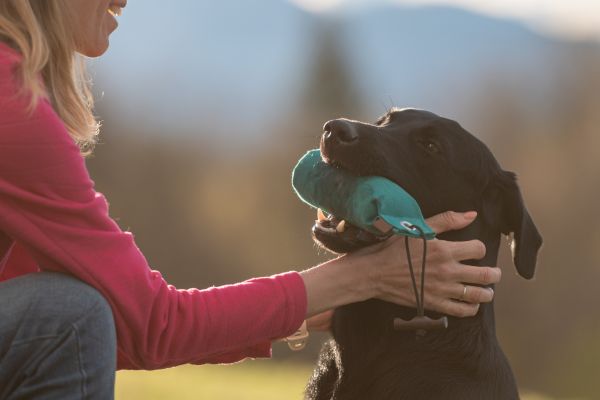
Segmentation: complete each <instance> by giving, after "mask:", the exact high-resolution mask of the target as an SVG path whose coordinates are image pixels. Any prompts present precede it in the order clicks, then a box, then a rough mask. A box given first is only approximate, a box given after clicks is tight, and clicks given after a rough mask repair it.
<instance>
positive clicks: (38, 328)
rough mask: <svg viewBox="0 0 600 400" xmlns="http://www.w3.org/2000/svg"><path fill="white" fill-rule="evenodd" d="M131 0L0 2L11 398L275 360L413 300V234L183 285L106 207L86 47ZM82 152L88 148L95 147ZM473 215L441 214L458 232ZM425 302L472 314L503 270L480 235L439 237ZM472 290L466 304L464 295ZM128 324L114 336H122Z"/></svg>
mask: <svg viewBox="0 0 600 400" xmlns="http://www.w3.org/2000/svg"><path fill="white" fill-rule="evenodd" d="M124 6H125V0H118V1H111V0H3V1H2V2H0V171H1V173H0V260H1V261H0V279H1V280H2V282H0V304H2V306H1V308H0V398H36V397H44V398H60V399H64V398H78V397H86V398H87V397H89V398H99V399H107V398H112V397H113V386H114V372H115V369H117V368H130V369H156V368H164V367H168V366H174V365H179V364H184V363H196V364H200V363H220V362H233V361H237V360H241V359H243V358H246V357H268V356H269V355H270V348H271V347H270V346H271V342H272V341H273V340H276V339H279V338H283V337H286V336H288V335H290V334H292V333H293V332H295V331H296V330H297V329H298V328H299V326H300V325H301V324H302V322H303V321H304V320H305V319H308V321H309V323H308V326H309V328H313V329H317V328H319V329H327V326H328V318H329V315H330V312H328V310H332V309H334V308H335V307H338V306H340V305H343V304H348V303H352V302H356V301H362V300H365V299H368V298H380V299H383V300H386V301H390V302H394V303H397V304H401V305H410V306H414V297H413V293H412V291H411V287H410V276H409V274H408V268H407V266H406V263H405V262H404V261H403V260H405V256H404V248H403V243H402V241H399V240H397V239H390V240H389V241H387V242H385V243H383V244H380V245H378V246H375V247H372V248H368V249H364V250H362V251H359V252H357V253H355V254H351V255H346V256H343V257H340V258H337V259H335V260H332V261H329V262H326V263H324V264H322V265H319V266H316V267H314V268H312V269H308V270H306V271H303V272H300V273H298V272H293V271H292V272H288V273H284V274H280V275H276V276H272V277H266V278H258V279H252V280H249V281H246V282H243V283H240V284H237V285H229V286H224V287H218V288H210V289H206V290H197V289H190V290H177V289H175V288H174V287H172V286H169V285H168V284H167V283H166V282H165V280H164V279H163V278H162V277H161V275H160V274H159V273H158V272H157V271H152V270H151V269H150V268H149V267H148V264H147V262H146V260H145V259H144V257H143V255H142V253H141V252H140V251H139V249H138V248H137V247H136V245H135V243H134V240H133V236H132V235H131V234H129V233H127V232H122V231H121V230H120V229H119V227H118V226H117V224H116V223H115V222H114V221H113V220H112V219H111V218H110V217H109V215H108V205H107V202H106V200H105V199H104V197H103V196H102V195H101V194H100V193H97V192H95V191H94V186H93V182H92V181H91V180H90V178H89V175H88V173H87V170H86V168H85V164H84V158H83V155H85V154H86V153H89V152H90V151H91V149H92V145H93V143H94V140H95V137H96V135H97V132H98V124H97V122H96V120H95V119H94V117H93V115H92V99H91V96H90V92H89V90H88V87H87V86H86V84H87V82H88V81H87V80H86V79H85V75H84V70H83V65H82V64H81V63H79V62H78V61H77V60H78V56H77V54H82V55H84V56H88V57H97V56H100V55H101V54H103V53H104V52H105V51H106V50H107V48H108V44H109V42H108V38H109V35H110V33H111V32H112V31H114V30H115V29H116V27H117V22H116V19H115V16H116V14H119V13H120V9H121V8H122V7H124ZM82 154H83V155H82ZM475 217H476V214H475V213H474V212H470V213H465V214H458V213H452V212H448V213H445V214H441V215H438V216H436V217H433V218H432V219H430V220H429V221H428V222H429V224H430V225H431V226H432V227H434V229H436V230H437V231H438V232H442V231H445V230H450V229H460V228H463V227H465V226H466V225H468V224H469V223H471V222H472V221H473V220H474V219H475ZM430 249H431V251H430V252H429V256H428V262H429V265H430V266H429V270H430V271H431V272H430V275H429V279H428V287H427V290H426V293H427V296H426V306H427V308H429V309H432V310H436V311H439V312H442V313H445V314H450V315H455V316H463V317H464V316H470V315H474V314H475V313H476V312H477V310H478V307H479V303H481V302H489V301H491V300H492V297H493V292H492V291H491V290H489V289H485V288H480V287H477V286H472V284H483V285H487V284H491V283H496V282H498V281H499V279H500V271H499V270H498V269H496V268H476V267H470V266H466V265H463V264H461V263H460V261H461V260H466V259H479V258H481V257H483V255H484V253H485V248H484V246H483V245H482V244H481V243H480V242H478V241H471V242H462V243H450V242H444V241H439V240H436V241H434V242H432V243H431V247H430ZM455 299H461V300H463V301H456V300H455ZM115 333H116V335H115Z"/></svg>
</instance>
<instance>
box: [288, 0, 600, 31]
mask: <svg viewBox="0 0 600 400" xmlns="http://www.w3.org/2000/svg"><path fill="white" fill-rule="evenodd" d="M290 1H291V2H293V3H295V4H297V5H299V6H300V7H302V8H305V9H307V10H309V11H313V12H327V11H331V10H334V9H335V8H336V7H340V6H347V5H353V6H361V5H371V4H374V3H375V2H380V3H383V2H387V3H398V4H410V5H427V4H444V5H451V6H458V7H463V8H467V9H470V10H474V11H478V12H481V13H485V14H488V15H492V16H497V17H508V18H515V19H518V20H521V21H524V22H525V23H527V24H528V25H529V26H531V27H532V28H534V29H537V30H541V31H543V32H549V33H552V34H558V35H561V36H566V37H568V38H573V39H584V40H589V39H592V40H598V41H600V0H290Z"/></svg>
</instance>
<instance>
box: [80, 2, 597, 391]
mask: <svg viewBox="0 0 600 400" xmlns="http://www.w3.org/2000/svg"><path fill="white" fill-rule="evenodd" d="M119 21H120V24H121V26H120V28H119V30H118V31H117V32H116V33H114V34H113V36H112V37H111V49H110V51H109V52H108V53H107V54H106V55H105V56H103V57H102V58H100V59H97V60H92V61H90V65H91V69H92V72H93V75H94V80H95V83H96V84H95V93H96V95H97V98H98V103H97V106H98V107H97V114H98V115H99V116H100V117H101V119H102V120H103V121H104V122H103V136H102V144H100V145H99V146H98V147H97V149H96V155H95V157H93V158H92V159H90V160H89V167H90V170H91V172H92V177H93V178H94V180H95V181H96V185H97V189H98V190H99V191H102V192H104V193H105V194H106V195H107V197H108V199H109V201H110V203H111V214H112V215H113V217H115V218H116V219H117V220H118V222H119V223H120V224H121V226H122V228H123V229H128V230H131V231H132V232H133V233H134V234H135V237H136V241H137V243H138V245H139V246H140V247H141V249H142V251H143V252H144V253H145V255H146V257H147V258H148V260H149V262H150V264H151V265H152V266H153V267H154V268H156V269H159V270H161V271H162V272H163V273H164V275H165V276H166V277H167V279H168V280H169V281H170V282H171V283H173V284H175V285H177V286H178V287H181V288H187V287H207V286H211V285H219V284H224V283H232V282H236V281H240V280H243V279H246V278H250V277H252V276H257V275H267V274H273V273H277V272H282V271H286V270H290V269H297V270H298V269H302V268H305V267H308V266H310V265H314V264H315V263H318V262H320V261H322V260H324V259H326V258H327V257H328V256H327V255H326V254H319V252H318V251H317V249H316V248H315V246H314V245H313V244H312V242H311V239H310V233H309V229H310V226H311V224H312V220H313V219H314V213H313V212H312V211H311V210H309V209H308V208H307V207H306V206H305V205H303V204H302V203H301V202H300V201H299V200H297V199H296V198H295V196H294V195H293V193H292V189H291V186H290V171H291V168H292V167H293V165H294V163H295V161H296V160H297V158H298V157H299V156H300V155H301V154H303V153H304V152H305V151H306V150H307V149H309V148H313V147H316V146H317V143H318V137H319V135H320V133H321V126H322V125H323V122H325V121H326V120H328V119H331V118H334V117H339V116H347V117H351V118H356V119H364V120H375V119H376V117H377V116H378V115H379V114H382V113H383V112H384V111H385V110H386V109H388V108H389V107H391V106H393V105H395V106H413V107H419V108H424V109H428V110H431V111H433V112H436V113H438V114H440V115H443V116H446V117H449V118H452V119H455V120H457V121H459V122H460V123H461V124H462V125H463V126H464V127H465V128H466V129H467V130H469V131H470V132H472V133H473V134H475V135H476V136H478V137H479V138H481V139H482V140H483V141H485V142H486V143H487V144H488V145H489V147H490V148H491V149H492V151H493V152H494V153H495V154H496V156H497V158H498V159H499V160H500V162H501V164H502V165H503V166H504V168H505V169H509V170H513V171H516V172H517V173H518V175H519V179H520V183H521V187H522V190H523V193H524V196H525V200H526V202H527V205H528V208H529V210H530V212H531V214H532V216H533V218H534V220H535V222H536V223H537V225H538V227H539V228H540V230H541V232H542V234H543V236H544V238H545V245H544V248H543V253H542V255H541V260H540V264H539V270H538V271H539V272H538V275H537V278H536V279H535V280H534V281H532V282H526V281H522V280H521V279H520V278H518V277H517V276H516V274H515V273H514V268H513V267H512V265H511V263H510V260H509V257H508V251H503V252H502V254H501V258H500V265H501V266H502V268H503V269H504V278H503V282H502V283H501V284H500V285H499V287H498V288H497V290H496V299H497V300H496V312H497V330H498V335H499V338H500V341H501V343H502V345H503V347H504V349H505V351H506V353H507V355H508V357H509V359H510V361H511V363H512V366H513V368H514V371H515V374H516V376H517V379H518V382H519V386H520V387H521V390H522V391H523V392H524V393H530V394H531V393H536V394H537V395H538V396H540V397H529V398H542V397H541V396H544V397H543V398H547V399H599V398H600V379H598V378H600V312H599V311H598V307H600V294H599V291H598V289H597V286H598V282H600V268H599V264H600V218H599V217H597V216H596V214H597V212H596V207H597V205H598V204H600V179H599V177H598V172H599V171H600V157H599V155H600V2H598V1H595V0H588V1H586V0H576V1H575V0H574V1H558V0H557V1H548V0H528V1H527V0H487V1H477V0H455V1H417V0H414V1H388V2H384V1H380V2H378V1H374V0H362V1H360V0H291V1H284V0H260V1H248V0H218V1H217V0H214V1H208V0H179V1H177V2H174V3H168V4H167V3H165V2H164V1H158V0H144V1H134V0H132V1H130V2H129V5H128V6H127V9H126V10H125V13H124V15H123V16H122V17H121V18H120V20H119ZM323 339H324V337H316V338H312V339H311V344H310V347H309V348H308V349H307V350H306V351H304V352H303V353H301V354H291V353H290V352H289V351H287V349H286V348H285V347H282V346H276V348H275V357H274V358H275V360H271V361H268V362H262V361H261V362H257V361H252V362H247V363H244V364H242V365H241V366H235V367H217V369H215V368H214V367H202V366H201V367H184V368H181V369H174V370H171V371H168V372H167V373H160V372H152V373H140V372H137V373H121V374H119V377H118V384H117V387H118V396H120V397H119V398H121V399H135V398H140V399H142V398H143V399H151V398H156V399H163V398H164V399H167V398H223V399H224V398H236V399H246V398H248V399H250V398H279V399H281V398H289V399H300V398H302V386H303V384H304V382H306V379H307V377H308V374H309V373H310V369H311V365H312V364H313V363H314V361H315V359H316V355H317V353H318V349H319V346H320V342H321V341H322V340H323ZM269 368H271V369H269ZM294 368H297V370H296V369H294ZM273 371H279V372H280V373H281V375H277V376H278V378H277V379H278V380H279V381H283V382H284V383H285V384H284V385H283V386H282V387H283V388H284V390H287V397H282V395H281V393H280V392H278V393H279V394H275V392H274V391H276V390H281V389H276V388H272V387H271V386H268V385H266V384H265V382H269V378H270V377H273V376H275V375H272V374H273V373H274V372H273ZM294 371H297V372H294ZM284 372H285V373H284ZM261 373H262V374H263V375H262V376H263V379H262V380H261V378H259V377H258V376H259V375H260V374H261ZM219 377H220V378H219ZM265 377H266V379H264V378H265ZM219 379H221V380H222V382H224V384H221V385H225V386H219V384H218V383H217V384H215V385H216V386H217V389H216V391H213V392H207V391H204V392H203V390H208V389H206V388H207V387H211V386H210V383H215V382H219ZM150 382H152V385H155V386H151V385H150ZM194 382H197V384H196V385H195V384H194ZM232 382H238V383H237V384H236V385H231V383H232ZM159 387H160V388H163V389H164V390H163V391H161V389H160V388H159ZM219 387H223V391H222V392H220V391H219V389H218V388H219ZM234 387H235V388H239V389H241V390H242V392H241V393H245V394H243V395H242V394H239V393H238V394H231V395H228V394H226V393H229V392H228V391H227V390H231V389H232V388H234ZM149 388H152V389H149ZM286 388H287V389H286ZM144 390H146V391H144ZM148 390H149V391H148ZM211 390H213V389H211ZM177 391H179V392H177ZM184 392H185V396H189V397H185V396H184ZM165 393H171V394H173V393H178V395H177V396H179V397H176V396H174V395H173V396H171V395H169V394H165ZM252 393H254V394H252ZM257 393H262V395H261V394H257ZM194 396H195V397H194ZM228 396H230V397H228ZM244 396H246V397H244Z"/></svg>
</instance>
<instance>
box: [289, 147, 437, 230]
mask: <svg viewBox="0 0 600 400" xmlns="http://www.w3.org/2000/svg"><path fill="white" fill-rule="evenodd" d="M292 185H293V187H294V190H295V191H296V193H297V194H298V196H299V197H300V199H302V201H304V202H305V203H307V204H308V205H310V206H312V207H314V208H319V209H321V210H323V211H325V212H327V213H329V214H333V215H335V216H336V217H338V218H342V219H343V220H345V221H348V222H350V223H351V224H353V225H355V226H357V227H359V228H361V229H364V230H366V231H368V232H371V233H373V234H375V235H381V234H382V233H389V232H390V231H393V233H395V234H398V235H406V236H410V237H415V238H422V237H423V236H424V237H425V238H426V239H433V238H434V237H435V232H434V231H433V230H432V229H431V228H430V227H429V226H428V225H427V224H426V223H425V219H424V218H423V214H422V213H421V209H420V208H419V205H418V204H417V202H416V201H415V199H413V198H412V196H411V195H410V194H408V193H407V192H406V191H405V190H404V189H402V188H401V187H400V186H398V185H397V184H395V183H394V182H392V181H390V180H389V179H386V178H382V177H379V176H369V177H357V176H354V175H352V174H351V173H349V172H348V171H346V170H344V169H341V168H336V167H333V166H331V165H329V164H327V163H325V162H324V161H323V160H322V158H321V152H320V151H319V150H318V149H316V150H311V151H309V152H308V153H306V154H305V155H304V157H302V158H301V159H300V161H299V162H298V164H297V165H296V167H295V168H294V171H293V173H292Z"/></svg>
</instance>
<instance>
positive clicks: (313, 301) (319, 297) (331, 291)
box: [300, 255, 376, 318]
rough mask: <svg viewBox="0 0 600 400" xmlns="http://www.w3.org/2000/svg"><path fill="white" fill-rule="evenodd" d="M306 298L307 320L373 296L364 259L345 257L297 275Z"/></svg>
mask: <svg viewBox="0 0 600 400" xmlns="http://www.w3.org/2000/svg"><path fill="white" fill-rule="evenodd" d="M300 276H301V277H302V279H303V280H304V286H305V288H306V297H307V311H306V318H310V317H312V316H313V315H316V314H319V313H322V312H324V311H326V310H330V309H333V308H336V307H339V306H342V305H345V304H350V303H355V302H358V301H363V300H366V299H369V298H371V297H374V296H375V294H376V293H375V290H374V285H373V284H372V283H371V282H372V280H371V277H370V274H369V268H368V266H367V265H366V264H365V263H364V262H363V257H357V256H351V255H344V256H341V257H339V258H336V259H334V260H330V261H327V262H325V263H323V264H320V265H318V266H316V267H313V268H311V269H308V270H306V271H302V272H300Z"/></svg>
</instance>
